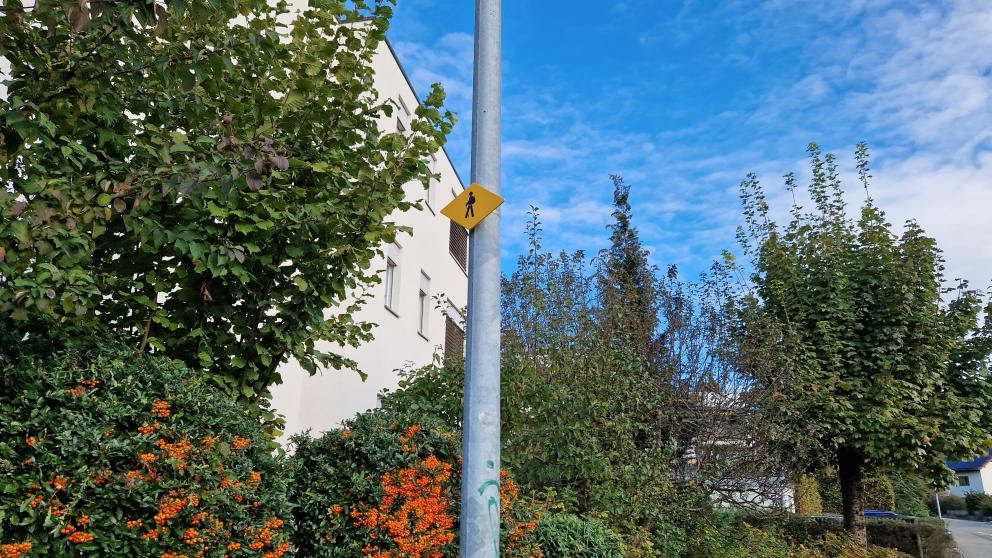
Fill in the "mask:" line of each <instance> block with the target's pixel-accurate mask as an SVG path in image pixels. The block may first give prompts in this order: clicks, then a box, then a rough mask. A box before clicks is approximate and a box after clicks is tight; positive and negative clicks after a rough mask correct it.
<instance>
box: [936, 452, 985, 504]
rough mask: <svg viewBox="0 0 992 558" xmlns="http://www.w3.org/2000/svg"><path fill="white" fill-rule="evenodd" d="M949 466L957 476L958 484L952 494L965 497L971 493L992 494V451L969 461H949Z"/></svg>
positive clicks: (952, 488)
mask: <svg viewBox="0 0 992 558" xmlns="http://www.w3.org/2000/svg"><path fill="white" fill-rule="evenodd" d="M947 466H948V467H950V468H951V470H952V471H954V474H955V476H957V484H956V485H955V486H953V487H951V489H950V492H951V494H954V495H956V496H964V495H965V494H967V493H969V492H984V493H985V494H992V450H990V451H988V452H986V453H985V455H980V456H978V457H975V458H974V459H969V460H968V461H948V462H947Z"/></svg>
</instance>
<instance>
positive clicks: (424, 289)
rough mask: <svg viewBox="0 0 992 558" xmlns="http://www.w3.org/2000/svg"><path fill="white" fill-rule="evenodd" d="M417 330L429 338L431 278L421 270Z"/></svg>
mask: <svg viewBox="0 0 992 558" xmlns="http://www.w3.org/2000/svg"><path fill="white" fill-rule="evenodd" d="M417 312H418V316H417V331H418V332H419V333H420V335H422V336H424V339H426V338H427V326H428V325H429V324H430V316H431V278H430V277H428V276H427V274H426V273H424V272H423V271H421V272H420V296H419V297H418V299H417Z"/></svg>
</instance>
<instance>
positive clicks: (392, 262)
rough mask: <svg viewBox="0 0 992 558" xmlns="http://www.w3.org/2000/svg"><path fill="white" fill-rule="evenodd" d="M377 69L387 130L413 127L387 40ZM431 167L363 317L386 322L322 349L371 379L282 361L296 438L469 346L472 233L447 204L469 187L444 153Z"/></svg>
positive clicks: (283, 408)
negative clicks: (365, 338)
mask: <svg viewBox="0 0 992 558" xmlns="http://www.w3.org/2000/svg"><path fill="white" fill-rule="evenodd" d="M374 68H375V72H376V78H375V87H376V91H377V92H378V93H379V95H380V98H381V99H383V100H386V101H388V102H390V103H392V104H393V105H394V109H395V110H394V111H393V116H392V117H390V118H388V119H384V120H383V121H382V123H381V125H382V126H383V129H384V130H387V131H396V130H398V131H401V132H402V131H406V130H409V129H410V122H411V119H412V118H413V114H414V111H415V109H416V107H417V103H418V99H417V96H416V93H415V92H414V89H413V86H412V85H411V83H410V81H409V79H407V76H406V74H405V73H404V71H403V69H402V67H401V66H400V63H399V60H398V59H397V56H396V53H395V51H394V50H393V48H392V46H391V45H390V44H389V43H388V42H385V41H384V42H383V43H382V45H381V46H380V48H379V50H378V51H377V53H376V56H375V60H374ZM430 164H431V165H432V168H433V171H434V172H435V173H437V174H439V175H440V179H439V180H433V181H431V184H430V187H429V188H427V189H425V188H424V186H423V184H421V183H410V184H407V185H406V195H407V199H408V200H410V201H416V200H421V201H422V204H421V205H422V206H423V209H421V210H416V209H411V210H409V211H406V212H397V213H396V214H395V215H393V216H391V218H392V219H393V220H394V221H395V222H396V223H397V224H399V225H402V226H406V227H410V228H411V229H412V231H413V232H412V234H402V235H400V236H399V237H398V238H397V239H396V242H395V243H392V244H389V245H386V246H384V247H383V252H384V257H383V258H380V259H378V260H377V261H375V262H373V264H372V265H373V269H376V270H377V271H378V273H380V277H381V279H382V282H381V283H380V284H378V285H374V286H372V287H371V288H370V291H369V292H368V294H369V295H371V296H370V298H368V299H367V302H366V303H365V305H364V307H363V308H362V310H361V311H360V312H359V313H358V314H356V315H355V316H354V318H355V320H356V321H361V322H369V323H373V324H377V327H376V328H375V329H374V331H373V335H374V336H375V338H374V340H372V341H370V342H368V343H365V344H364V345H362V346H360V347H357V348H353V347H345V348H340V347H333V346H328V347H323V349H327V350H331V351H334V352H337V353H339V354H342V355H343V356H346V357H348V358H350V359H352V360H353V361H355V362H356V363H357V365H358V368H359V369H360V370H361V371H362V372H363V373H365V374H367V375H368V376H367V378H366V379H365V380H364V381H363V380H362V379H361V377H360V376H359V374H358V372H356V371H354V370H322V371H320V372H319V373H318V374H317V375H316V376H310V375H309V374H308V373H307V372H306V371H305V370H303V368H302V367H301V366H300V365H299V363H297V362H295V361H290V362H288V363H285V364H283V365H282V366H281V367H280V374H281V376H282V381H283V383H282V384H281V385H278V386H274V387H273V388H272V395H273V399H272V404H273V407H274V408H275V409H276V411H277V412H278V413H279V414H281V415H283V416H284V417H285V420H286V429H285V432H286V434H287V435H289V434H294V433H297V432H302V431H304V430H312V431H313V433H314V434H319V433H320V432H322V431H325V430H328V429H331V428H334V427H336V426H338V425H339V424H340V423H341V421H342V420H345V419H347V418H350V417H352V416H354V415H355V414H356V413H359V412H362V411H365V410H368V409H371V408H374V407H376V406H378V404H379V394H380V393H381V392H382V391H383V390H384V389H394V388H395V387H396V386H397V384H398V381H399V375H398V372H399V371H400V370H402V369H404V368H409V367H417V366H423V365H426V364H429V363H431V362H432V361H434V360H435V359H436V358H442V357H443V355H444V354H445V353H449V354H450V353H457V354H461V353H462V352H463V350H464V342H465V334H464V327H465V326H464V316H463V312H464V308H465V306H466V302H467V296H468V274H467V265H468V233H467V232H466V231H465V229H463V228H461V227H460V226H457V225H454V224H453V223H451V222H450V221H449V220H448V219H447V218H446V217H444V216H442V215H441V213H440V210H441V208H442V207H444V206H445V205H447V204H448V203H449V202H450V201H451V200H452V199H453V198H454V197H455V196H457V195H458V194H459V193H461V191H462V190H463V189H464V185H463V183H462V181H461V179H460V178H459V176H458V173H457V172H456V171H455V168H454V166H453V165H452V163H451V160H450V159H449V158H448V156H447V153H446V152H445V151H444V150H442V151H440V152H438V153H437V154H435V156H434V157H432V159H431V161H430ZM330 312H333V309H332V310H330Z"/></svg>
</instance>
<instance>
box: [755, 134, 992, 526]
mask: <svg viewBox="0 0 992 558" xmlns="http://www.w3.org/2000/svg"><path fill="white" fill-rule="evenodd" d="M809 152H810V161H811V166H812V181H811V183H810V185H809V187H808V193H809V197H810V199H811V203H812V207H811V209H810V210H806V209H804V208H803V207H801V206H800V205H799V204H798V203H797V204H795V205H794V207H793V208H792V212H791V215H792V219H791V221H790V222H789V224H788V225H787V226H785V227H784V228H779V227H778V225H776V224H775V222H774V221H772V219H771V217H770V215H769V211H770V209H769V206H768V203H767V201H766V199H765V197H764V193H763V190H762V188H761V186H760V185H759V183H758V180H757V179H756V178H755V177H754V176H753V175H752V176H749V178H748V179H747V180H745V181H744V182H743V183H742V186H741V188H742V198H743V201H744V212H745V217H746V220H747V225H748V227H747V230H746V231H742V233H741V235H740V236H741V238H742V241H743V242H744V245H745V248H746V249H747V250H748V251H749V253H750V254H751V255H753V256H754V264H755V273H754V276H753V280H754V283H755V286H756V298H754V299H753V300H752V302H753V304H754V305H756V306H757V307H758V308H760V310H761V313H762V319H764V320H767V321H768V322H769V323H773V324H775V325H776V327H777V328H778V329H779V331H780V332H781V349H782V352H783V354H784V355H785V356H786V358H787V359H788V364H789V366H788V374H780V375H776V376H772V377H766V378H762V380H763V381H764V382H766V383H768V384H769V385H773V386H774V387H775V389H776V390H777V391H779V392H780V393H781V395H782V396H781V397H778V398H773V399H770V400H768V405H769V406H770V407H773V408H774V409H775V412H773V413H770V415H769V416H770V417H773V418H774V420H775V421H776V423H777V425H778V427H779V428H780V432H782V433H783V434H784V436H783V437H784V438H787V439H791V440H793V441H795V442H796V444H795V447H796V448H797V451H799V450H802V451H803V452H804V454H805V455H807V456H808V457H810V458H811V459H810V461H811V462H812V463H817V464H823V463H833V464H834V465H835V466H837V468H838V472H839V476H840V478H841V484H842V488H843V490H842V494H843V496H844V512H845V518H846V519H847V521H848V527H849V528H850V529H851V530H852V534H855V535H857V534H858V533H859V532H860V533H861V536H863V528H862V527H861V526H860V525H859V524H858V523H859V522H860V517H861V515H860V514H861V512H860V510H861V504H862V502H861V501H860V499H861V480H862V476H863V474H862V471H863V470H880V469H887V470H901V471H907V472H914V471H926V472H929V474H930V475H932V476H933V477H934V478H935V480H936V479H940V480H943V479H946V478H947V469H946V467H945V465H944V460H945V459H946V458H947V457H956V456H969V455H974V454H976V453H979V452H980V451H982V450H983V448H985V447H987V444H988V442H989V438H990V432H992V414H990V413H988V412H987V409H988V408H989V406H990V404H992V374H990V369H989V354H990V352H992V316H987V318H986V322H985V324H984V326H983V325H982V323H981V320H980V318H981V315H982V312H983V310H984V308H983V301H982V299H981V297H980V293H977V292H975V291H972V290H969V289H968V288H967V285H966V284H961V285H960V286H958V288H956V289H954V290H953V291H950V292H948V291H946V290H944V288H943V286H942V281H943V279H944V278H943V276H942V274H941V271H942V269H943V266H942V262H941V255H940V251H939V250H938V248H937V246H936V244H935V242H934V240H933V239H931V238H929V237H927V236H926V235H925V233H924V231H923V230H922V229H921V228H920V226H919V225H918V224H916V223H915V222H913V221H909V222H907V223H906V224H905V227H904V230H903V232H902V234H901V235H897V234H896V233H895V232H893V230H892V227H891V226H890V225H889V223H888V222H887V221H886V220H885V215H884V213H883V212H882V211H881V210H880V209H879V208H878V207H877V206H876V205H875V203H874V201H873V200H872V199H871V198H870V197H868V198H866V201H865V203H864V205H863V206H862V208H861V212H860V216H859V217H858V219H857V220H851V219H850V218H849V217H848V214H847V207H846V203H845V201H844V198H843V191H842V187H841V184H840V179H839V174H838V170H837V166H836V163H835V160H834V158H833V156H831V155H827V156H826V157H821V154H820V150H819V148H817V147H816V146H815V145H814V144H811V145H810V148H809ZM857 160H858V169H859V175H860V178H861V182H862V184H863V186H864V187H865V188H866V189H867V188H868V182H869V178H870V175H869V161H868V154H867V148H866V147H865V146H864V145H861V146H860V147H859V149H858V153H857ZM786 184H787V187H788V189H789V191H790V192H792V193H793V194H798V193H799V192H798V190H799V187H798V185H797V184H796V180H795V178H794V177H793V176H792V175H788V176H787V179H786ZM945 295H946V296H947V297H948V301H949V302H948V303H946V304H944V303H943V298H942V297H944V296H945Z"/></svg>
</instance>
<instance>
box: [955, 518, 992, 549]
mask: <svg viewBox="0 0 992 558" xmlns="http://www.w3.org/2000/svg"><path fill="white" fill-rule="evenodd" d="M944 521H946V522H947V527H948V528H949V529H950V530H951V534H953V535H954V540H955V542H957V543H958V550H960V551H961V555H962V556H963V557H964V558H992V523H983V522H980V521H965V520H963V519H945V520H944Z"/></svg>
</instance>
